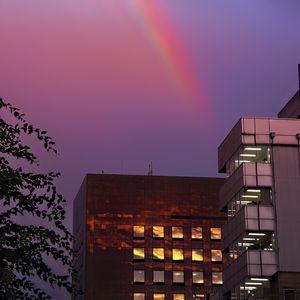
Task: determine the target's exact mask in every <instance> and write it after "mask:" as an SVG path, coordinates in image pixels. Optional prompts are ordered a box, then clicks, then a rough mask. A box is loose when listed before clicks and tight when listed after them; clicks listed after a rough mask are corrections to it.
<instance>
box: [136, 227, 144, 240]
mask: <svg viewBox="0 0 300 300" xmlns="http://www.w3.org/2000/svg"><path fill="white" fill-rule="evenodd" d="M133 237H135V238H144V237H145V226H142V225H135V226H133Z"/></svg>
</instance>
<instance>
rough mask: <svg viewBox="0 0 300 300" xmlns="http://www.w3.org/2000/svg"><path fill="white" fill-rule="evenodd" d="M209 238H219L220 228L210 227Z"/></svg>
mask: <svg viewBox="0 0 300 300" xmlns="http://www.w3.org/2000/svg"><path fill="white" fill-rule="evenodd" d="M210 238H211V239H212V240H220V239H221V228H210Z"/></svg>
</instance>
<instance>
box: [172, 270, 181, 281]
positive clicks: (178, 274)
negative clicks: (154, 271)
mask: <svg viewBox="0 0 300 300" xmlns="http://www.w3.org/2000/svg"><path fill="white" fill-rule="evenodd" d="M173 283H184V272H183V271H173Z"/></svg>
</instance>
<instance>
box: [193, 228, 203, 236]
mask: <svg viewBox="0 0 300 300" xmlns="http://www.w3.org/2000/svg"><path fill="white" fill-rule="evenodd" d="M192 239H203V235H202V227H192Z"/></svg>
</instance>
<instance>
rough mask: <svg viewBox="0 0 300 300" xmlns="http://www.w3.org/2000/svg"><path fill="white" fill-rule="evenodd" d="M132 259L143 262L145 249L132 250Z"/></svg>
mask: <svg viewBox="0 0 300 300" xmlns="http://www.w3.org/2000/svg"><path fill="white" fill-rule="evenodd" d="M133 259H135V260H144V259H145V249H144V248H133Z"/></svg>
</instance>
